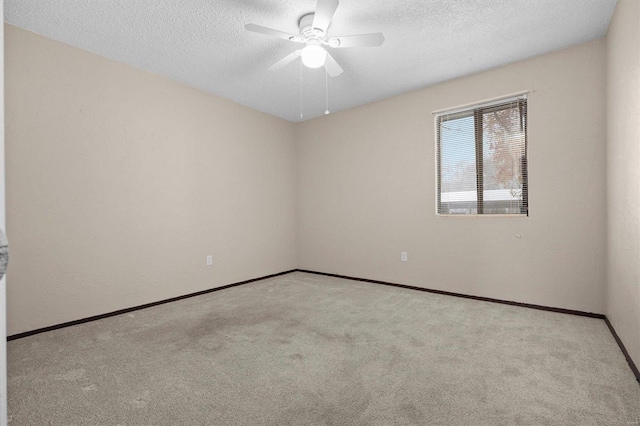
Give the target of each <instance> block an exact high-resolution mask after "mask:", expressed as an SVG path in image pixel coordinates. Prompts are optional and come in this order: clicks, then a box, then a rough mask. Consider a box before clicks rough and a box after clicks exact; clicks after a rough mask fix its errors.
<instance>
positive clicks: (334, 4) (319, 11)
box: [313, 0, 340, 33]
mask: <svg viewBox="0 0 640 426" xmlns="http://www.w3.org/2000/svg"><path fill="white" fill-rule="evenodd" d="M339 4H340V2H339V1H338V0H318V3H316V12H315V15H313V28H318V29H321V30H322V31H324V32H325V33H326V32H327V28H329V24H330V23H331V18H333V14H334V13H336V9H337V8H338V5H339Z"/></svg>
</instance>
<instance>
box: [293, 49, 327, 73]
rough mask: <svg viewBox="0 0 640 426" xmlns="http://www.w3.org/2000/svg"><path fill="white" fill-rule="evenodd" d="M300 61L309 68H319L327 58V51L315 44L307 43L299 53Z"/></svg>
mask: <svg viewBox="0 0 640 426" xmlns="http://www.w3.org/2000/svg"><path fill="white" fill-rule="evenodd" d="M300 55H301V56H302V63H303V64H304V65H305V66H306V67H309V68H320V67H321V66H323V65H324V63H325V61H326V60H327V51H326V50H324V49H323V48H322V46H318V45H317V44H309V45H307V46H305V48H304V49H302V52H301V54H300Z"/></svg>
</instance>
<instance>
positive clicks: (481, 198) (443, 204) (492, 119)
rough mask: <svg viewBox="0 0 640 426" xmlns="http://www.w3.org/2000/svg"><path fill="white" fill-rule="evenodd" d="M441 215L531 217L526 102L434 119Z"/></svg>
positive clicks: (501, 103)
mask: <svg viewBox="0 0 640 426" xmlns="http://www.w3.org/2000/svg"><path fill="white" fill-rule="evenodd" d="M436 129H437V135H436V136H437V163H438V167H437V169H438V170H437V173H438V179H437V191H438V200H437V203H438V205H437V212H438V214H442V215H476V214H524V215H527V214H528V211H529V210H528V207H529V202H528V195H529V194H528V179H527V178H528V172H527V98H526V96H518V97H514V98H509V99H503V100H500V101H496V102H492V103H491V104H486V105H477V106H473V107H469V108H468V109H465V110H462V111H460V110H457V111H455V112H453V113H443V114H438V115H436Z"/></svg>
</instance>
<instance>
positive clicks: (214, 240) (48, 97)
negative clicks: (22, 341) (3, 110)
mask: <svg viewBox="0 0 640 426" xmlns="http://www.w3.org/2000/svg"><path fill="white" fill-rule="evenodd" d="M5 31H6V84H7V87H6V102H7V104H8V105H9V107H8V108H7V117H6V119H7V138H6V140H7V146H6V157H7V199H8V201H7V210H8V211H7V223H8V235H9V239H10V241H11V262H10V266H9V273H8V283H9V288H8V328H9V334H15V333H19V332H22V331H26V330H31V329H35V328H39V327H43V326H48V325H52V324H57V323H61V322H64V321H70V320H74V319H78V318H83V317H87V316H91V315H96V314H101V313H105V312H110V311H114V310H117V309H122V308H126V307H130V306H136V305H140V304H144V303H149V302H153V301H157V300H161V299H165V298H169V297H173V296H178V295H183V294H187V293H190V292H195V291H198V290H202V289H208V288H212V287H216V286H220V285H224V284H227V283H232V282H237V281H241V280H246V279H249V278H254V277H259V276H264V275H267V274H272V273H276V272H281V271H285V270H289V269H292V268H295V266H296V265H295V262H296V259H295V235H294V232H295V226H294V222H295V220H294V219H295V218H294V212H295V207H294V196H295V185H294V182H295V176H294V172H295V167H294V145H293V144H294V140H293V136H294V134H293V125H292V124H291V123H288V122H286V121H283V120H280V119H277V118H274V117H271V116H268V115H265V114H263V113H260V112H256V111H254V110H251V109H249V108H245V107H242V106H239V105H237V104H235V103H232V102H229V101H226V100H223V99H220V98H217V97H214V96H211V95H207V94H204V93H202V92H199V91H196V90H193V89H190V88H187V87H184V86H181V85H179V84H177V83H174V82H171V81H169V80H167V79H164V78H160V77H157V76H154V75H151V74H148V73H146V72H143V71H140V70H137V69H134V68H131V67H129V66H127V65H123V64H120V63H117V62H114V61H111V60H108V59H105V58H102V57H99V56H97V55H94V54H91V53H88V52H85V51H82V50H80V49H77V48H74V47H70V46H67V45H64V44H62V43H59V42H56V41H52V40H49V39H46V38H44V37H41V36H38V35H35V34H33V33H30V32H27V31H24V30H21V29H18V28H15V27H12V26H10V25H7V26H5ZM208 254H211V255H213V259H214V266H212V267H207V266H205V256H206V255H208Z"/></svg>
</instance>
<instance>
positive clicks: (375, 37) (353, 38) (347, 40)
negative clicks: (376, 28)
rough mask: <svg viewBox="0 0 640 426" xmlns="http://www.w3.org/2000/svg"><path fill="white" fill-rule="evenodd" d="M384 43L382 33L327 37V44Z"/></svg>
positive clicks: (378, 44)
mask: <svg viewBox="0 0 640 426" xmlns="http://www.w3.org/2000/svg"><path fill="white" fill-rule="evenodd" d="M382 43H384V36H383V35H382V33H372V34H358V35H350V36H341V37H333V38H331V39H329V46H331V47H335V48H342V47H378V46H382Z"/></svg>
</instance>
